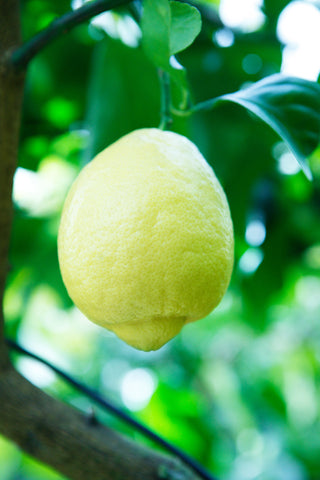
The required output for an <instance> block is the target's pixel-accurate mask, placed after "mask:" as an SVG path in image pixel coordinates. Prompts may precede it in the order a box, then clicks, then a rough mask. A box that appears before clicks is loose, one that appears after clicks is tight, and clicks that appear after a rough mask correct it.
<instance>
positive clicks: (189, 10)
mask: <svg viewBox="0 0 320 480" xmlns="http://www.w3.org/2000/svg"><path fill="white" fill-rule="evenodd" d="M170 10H171V28H170V54H171V55H175V54H176V53H178V52H181V51H182V50H184V49H185V48H187V47H188V46H189V45H191V44H192V42H193V41H194V39H195V38H196V37H197V35H198V34H199V33H200V30H201V15H200V13H199V11H198V10H197V9H196V8H195V7H192V6H191V5H189V4H188V3H180V2H175V1H171V2H170Z"/></svg>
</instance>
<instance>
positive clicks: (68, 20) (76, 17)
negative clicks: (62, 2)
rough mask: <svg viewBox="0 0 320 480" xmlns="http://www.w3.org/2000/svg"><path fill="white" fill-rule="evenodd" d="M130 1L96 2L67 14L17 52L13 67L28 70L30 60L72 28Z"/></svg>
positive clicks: (111, 0) (13, 55)
mask: <svg viewBox="0 0 320 480" xmlns="http://www.w3.org/2000/svg"><path fill="white" fill-rule="evenodd" d="M130 1H131V0H96V1H94V2H89V3H86V4H84V5H83V6H82V7H80V8H77V9H76V10H73V11H71V12H68V13H66V14H65V15H63V16H62V17H60V18H58V19H56V20H54V21H53V22H52V23H51V24H50V25H49V26H48V27H47V28H45V29H44V30H42V31H41V32H39V33H38V34H37V35H35V36H34V37H32V38H31V39H30V40H28V41H27V42H25V43H24V44H23V45H21V47H19V48H18V49H17V50H15V51H14V52H13V53H12V56H11V63H12V65H13V66H14V67H16V68H17V69H24V68H26V67H27V65H28V63H29V62H30V60H32V59H33V57H34V56H35V55H37V53H38V52H39V51H40V50H42V49H43V48H45V47H46V46H47V45H49V43H51V42H52V41H53V40H55V39H56V38H57V37H59V36H60V35H62V34H65V33H68V32H69V31H70V30H71V29H72V28H74V27H76V26H77V25H79V24H81V23H83V22H84V21H86V20H88V19H90V18H92V17H94V16H95V15H98V14H99V13H102V12H105V11H107V10H112V9H113V8H116V7H119V6H121V5H125V4H127V3H130Z"/></svg>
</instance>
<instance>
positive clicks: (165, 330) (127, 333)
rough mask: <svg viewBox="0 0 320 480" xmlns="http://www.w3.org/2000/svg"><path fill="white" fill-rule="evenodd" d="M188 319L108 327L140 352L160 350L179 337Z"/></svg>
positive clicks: (160, 320)
mask: <svg viewBox="0 0 320 480" xmlns="http://www.w3.org/2000/svg"><path fill="white" fill-rule="evenodd" d="M186 318H187V317H185V316H184V317H160V316H159V317H154V318H152V319H149V321H145V322H132V323H127V322H124V323H120V324H117V325H115V324H113V325H110V324H109V325H108V326H107V328H108V329H109V330H112V331H113V332H114V333H115V334H116V335H117V336H118V337H119V338H121V340H124V341H125V342H127V343H129V344H130V345H132V346H133V347H135V348H138V349H139V350H144V351H145V352H149V351H150V350H158V348H160V347H162V346H163V345H164V344H165V343H167V342H168V341H169V340H171V338H172V337H174V336H175V335H177V334H178V333H179V332H180V330H181V329H182V327H183V325H184V324H185V323H186Z"/></svg>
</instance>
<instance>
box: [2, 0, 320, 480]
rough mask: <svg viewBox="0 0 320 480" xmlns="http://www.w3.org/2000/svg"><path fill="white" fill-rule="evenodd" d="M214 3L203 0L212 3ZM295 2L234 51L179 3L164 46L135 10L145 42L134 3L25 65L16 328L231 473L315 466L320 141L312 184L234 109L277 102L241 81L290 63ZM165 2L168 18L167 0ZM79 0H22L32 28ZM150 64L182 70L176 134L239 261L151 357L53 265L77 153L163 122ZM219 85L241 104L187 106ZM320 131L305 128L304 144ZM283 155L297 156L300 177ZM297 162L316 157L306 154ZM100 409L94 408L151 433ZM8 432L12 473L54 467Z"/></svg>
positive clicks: (292, 474)
mask: <svg viewBox="0 0 320 480" xmlns="http://www.w3.org/2000/svg"><path fill="white" fill-rule="evenodd" d="M154 3H155V2H151V1H150V2H149V1H147V0H146V1H145V6H146V12H148V8H149V9H150V12H151V13H150V15H151V14H152V15H154V14H155V13H154V12H155V9H154V8H153V7H152V5H153V4H154ZM218 3H219V2H213V1H212V2H210V1H207V2H201V3H200V4H199V5H200V8H201V9H202V8H203V9H204V11H205V8H211V9H215V8H217V6H218ZM288 3H289V1H287V0H286V1H281V2H278V1H275V0H272V1H271V0H265V2H264V14H265V15H266V20H265V23H264V26H263V27H261V28H260V30H259V31H254V32H251V33H241V32H230V31H229V33H231V34H232V35H233V38H234V41H233V43H232V42H231V44H230V45H229V46H228V47H223V46H221V45H220V44H219V42H218V41H217V38H218V34H219V32H220V33H221V30H223V25H222V24H221V22H220V21H219V19H218V17H216V16H212V17H210V20H208V18H209V17H205V15H203V16H202V29H201V32H200V34H199V35H198V36H196V35H197V33H198V32H199V27H200V24H199V21H200V20H199V16H198V14H197V11H195V9H194V8H192V7H189V6H187V5H185V4H184V5H182V4H181V5H180V6H178V5H176V4H175V3H174V4H173V3H171V6H170V11H169V16H170V19H171V20H170V21H171V23H170V25H169V26H171V28H170V29H169V26H168V22H167V21H166V19H168V16H166V15H167V14H165V16H164V17H163V18H164V20H163V25H162V29H163V32H164V34H163V39H164V44H163V45H162V46H161V48H156V46H154V45H153V44H152V42H153V41H155V40H153V34H154V31H155V29H154V28H151V25H152V24H151V23H149V22H150V20H148V19H146V17H143V18H142V26H143V30H144V33H145V35H144V42H146V38H148V37H147V36H148V35H150V36H151V38H150V39H149V40H147V43H144V42H142V44H143V47H144V48H142V46H141V39H140V37H141V30H140V28H139V27H138V25H137V23H136V20H137V19H136V15H133V13H134V12H133V11H132V10H128V9H127V8H122V9H119V10H117V13H114V14H110V13H108V14H105V15H104V17H98V19H99V20H100V21H98V20H97V19H95V20H93V21H92V22H90V25H89V26H88V25H81V26H79V27H77V28H76V29H74V30H73V31H72V32H71V33H69V34H68V37H64V38H60V39H59V40H57V41H56V42H55V43H54V44H52V45H50V46H49V47H48V48H47V49H46V50H44V51H42V52H41V53H40V54H39V55H38V56H37V57H36V58H35V59H34V60H33V62H32V63H31V66H30V69H29V72H28V78H27V88H26V95H25V105H24V118H23V124H22V132H21V149H20V158H19V169H18V171H17V174H16V177H15V188H14V201H15V219H14V227H13V234H12V246H11V254H10V262H11V267H12V268H11V273H10V277H9V283H8V288H7V292H6V296H5V313H6V335H7V336H9V337H11V338H17V339H18V340H19V342H21V343H22V344H23V345H25V346H27V347H28V348H29V349H30V350H33V351H35V352H37V353H39V354H41V355H43V356H44V357H45V358H47V359H49V360H51V361H52V362H54V363H55V364H57V365H58V366H60V367H63V368H65V369H66V370H68V371H69V372H70V373H72V374H74V376H75V377H77V378H79V379H81V380H83V381H84V382H86V383H87V384H89V385H91V386H92V387H93V388H96V389H98V390H100V391H101V393H103V394H104V395H106V396H108V397H110V398H111V399H113V400H114V401H116V402H118V403H119V405H120V406H123V408H127V409H129V410H131V411H133V412H134V415H135V416H136V417H137V418H140V419H141V420H142V421H143V422H144V423H145V424H147V425H149V426H150V427H152V428H153V429H154V430H156V431H157V432H158V433H159V434H161V435H162V436H164V437H165V438H166V439H168V440H170V441H172V442H173V443H175V444H176V445H178V446H179V447H181V448H183V449H184V450H185V451H186V452H188V453H189V454H190V455H192V456H194V457H195V458H196V459H197V460H199V461H200V462H201V463H202V464H203V465H205V466H206V467H207V468H208V469H210V470H211V471H212V472H213V473H214V474H215V475H216V476H217V477H218V478H221V479H222V478H223V479H230V480H236V479H237V480H238V479H240V480H242V479H243V480H247V479H248V480H249V479H257V480H269V479H272V480H282V479H283V480H286V479H290V480H305V479H310V480H317V479H318V478H319V470H320V461H319V458H320V455H319V451H320V442H319V435H318V432H319V428H320V420H319V402H318V398H319V394H320V391H319V390H320V385H319V351H320V350H319V347H320V324H319V313H320V222H319V194H320V188H319V187H320V150H319V148H318V149H317V150H316V151H315V152H314V153H313V154H312V156H311V157H310V158H309V161H308V164H309V168H310V170H311V172H312V176H313V180H312V181H309V180H308V179H307V178H306V176H305V175H304V173H303V172H302V171H301V170H299V168H294V167H293V165H298V164H294V161H293V160H292V154H290V152H289V151H288V148H287V146H286V145H285V143H284V142H283V141H282V140H281V138H280V137H279V136H278V135H277V134H276V133H275V132H274V131H272V130H271V129H270V128H268V127H267V126H266V125H265V124H263V123H262V122H261V121H259V120H257V118H256V117H255V116H252V115H251V114H249V115H248V114H247V113H246V111H245V110H244V109H243V108H239V107H238V106H237V105H235V104H234V102H236V103H240V104H241V105H243V103H244V102H246V105H245V106H246V107H248V102H249V103H250V105H251V108H250V106H249V110H250V109H251V110H253V112H254V113H255V114H257V111H255V110H254V109H253V107H252V105H253V104H254V105H257V103H259V108H261V102H262V101H266V102H267V103H266V104H265V105H267V108H270V105H271V106H272V102H271V103H270V95H269V94H270V92H268V91H267V90H266V87H268V83H267V82H266V80H263V82H262V83H261V82H260V83H258V84H255V86H253V87H249V89H247V90H240V88H241V87H243V86H244V85H251V83H252V82H258V81H260V80H262V79H264V78H265V77H269V76H270V75H273V74H277V73H278V72H279V71H280V67H281V45H280V43H279V41H278V39H277V37H276V25H277V18H278V16H279V15H280V13H281V11H282V10H283V9H284V8H285V6H286V5H287V4H288ZM157 4H158V5H159V7H158V9H159V10H160V13H161V12H162V10H161V5H162V4H163V5H164V7H163V8H166V5H167V2H157ZM69 8H70V4H69V2H67V1H66V0H59V1H58V2H49V1H47V0H46V1H39V0H28V1H25V2H23V3H22V22H23V30H24V37H25V38H29V37H30V36H32V35H33V34H35V33H36V32H37V31H38V30H39V29H40V28H43V27H45V26H46V25H48V23H50V21H52V20H53V19H54V18H56V17H57V16H59V15H61V14H63V13H64V12H66V11H68V9H69ZM146 12H145V14H144V15H147V13H146ZM138 13H139V12H138ZM167 13H168V12H167ZM185 17H187V21H188V22H189V23H190V29H188V32H191V33H192V35H191V33H190V35H191V36H189V33H188V34H187V33H186V36H185V37H183V38H182V37H181V35H180V34H179V33H177V32H180V31H181V22H182V21H185V20H186V18H185ZM181 18H182V19H183V20H181ZM103 19H104V23H103V26H101V24H102V20H103ZM214 19H216V20H214ZM147 20H148V21H147ZM157 25H159V23H157ZM148 26H150V30H149V31H148V28H147V27H148ZM146 29H147V31H146ZM225 33H226V32H225ZM195 37H196V39H195V41H194V42H193V43H192V40H193V39H194V38H195ZM191 43H192V44H191ZM190 44H191V45H190ZM185 47H188V48H186V49H185ZM180 51H181V52H180ZM177 52H180V53H177ZM172 53H177V56H176V60H177V61H178V62H179V64H181V65H182V66H183V69H181V68H180V67H179V64H178V65H177V63H176V62H173V63H172V58H171V63H170V55H171V54H172ZM155 64H156V66H155ZM157 67H161V68H162V69H163V70H166V71H167V72H168V73H169V74H170V75H171V77H172V79H173V84H172V100H173V103H174V105H175V106H176V114H174V115H173V123H172V125H171V127H172V129H173V130H175V131H177V132H179V133H182V134H184V135H186V136H188V137H189V138H190V139H192V140H193V141H194V142H195V143H196V144H197V145H198V146H199V148H200V150H201V151H202V153H203V154H204V155H205V157H206V158H207V160H208V161H209V162H210V163H211V165H212V166H213V168H214V169H215V171H216V173H217V175H218V177H219V179H220V181H221V182H222V184H223V185H224V188H225V191H226V194H227V196H228V199H229V203H230V208H231V212H232V217H233V222H234V230H235V237H236V252H235V254H236V263H235V269H234V274H233V279H232V284H231V287H230V289H229V292H228V293H227V295H226V297H225V299H224V300H223V302H222V304H221V306H220V307H218V309H217V310H216V311H215V312H213V313H212V314H211V315H210V316H209V317H208V318H206V319H204V320H203V321H200V322H197V323H196V324H191V325H189V326H187V327H186V328H185V329H184V330H183V332H182V333H181V334H180V335H179V336H178V337H177V338H175V339H174V340H173V341H171V342H170V343H169V344H168V345H167V346H165V347H163V348H162V349H161V350H160V351H159V352H155V353H148V354H146V353H142V352H137V351H135V350H133V349H132V348H130V347H128V346H126V345H125V344H123V343H122V342H121V341H120V340H117V339H116V338H115V337H114V336H112V335H111V334H109V333H108V332H106V331H102V330H101V329H99V328H98V327H95V326H93V325H91V324H90V323H89V322H87V320H86V319H84V318H83V316H82V315H81V314H80V313H79V312H78V311H77V310H75V308H74V307H73V306H72V304H71V302H70V300H69V298H68V296H67V294H66V291H65V289H64V286H63V284H62V281H61V277H60V273H59V270H58V262H57V254H56V236H57V229H58V224H59V217H60V212H61V207H62V203H63V199H64V197H65V194H66V191H67V189H68V187H69V186H70V184H71V182H72V180H73V179H74V178H75V176H76V174H77V172H78V171H79V170H80V168H81V166H83V164H84V163H85V162H87V161H89V159H90V158H92V156H93V155H94V154H95V153H96V152H97V151H100V150H101V149H102V148H104V147H105V146H107V145H108V144H110V143H111V142H112V141H114V140H116V139H117V138H119V137H120V136H121V135H124V134H126V133H128V132H129V131H131V130H133V129H136V128H140V127H154V126H157V125H158V124H159V123H160V120H161V119H160V114H159V112H160V84H159V80H158V76H157ZM273 78H275V79H276V80H275V81H276V82H278V81H280V80H278V78H279V77H273ZM186 79H188V84H189V85H190V91H191V95H190V96H187V97H186V85H187V83H186V82H187V80H186ZM301 84H303V85H304V84H305V83H304V81H302V80H301V81H299V82H297V84H296V85H297V87H296V89H294V88H293V87H292V88H293V90H294V91H293V95H296V97H295V98H297V95H298V97H299V98H301V96H302V97H304V98H303V100H302V101H303V102H304V103H305V101H306V100H305V96H306V95H307V93H306V90H303V89H302V90H301V89H300V90H299V88H300V87H299V85H301ZM314 85H315V84H314ZM263 86H264V90H263V92H261V89H262V87H263ZM269 87H270V84H269ZM250 88H251V94H250V95H249V93H248V92H250ZM259 88H260V92H259V91H258V89H259ZM272 88H275V87H274V84H273V87H272ZM315 88H316V87H315ZM237 91H238V94H232V92H237ZM273 93H275V95H273V96H272V99H271V100H272V101H276V106H275V107H274V109H273V110H272V114H271V116H272V115H273V116H272V119H273V121H275V122H278V124H277V125H279V117H281V118H280V121H283V115H282V114H283V112H285V120H284V123H283V124H285V125H286V128H287V129H288V132H289V133H288V132H286V134H285V135H283V136H284V137H286V136H287V138H285V139H286V141H289V143H290V145H291V147H292V145H293V146H295V147H296V150H297V151H298V153H299V155H301V154H304V155H305V154H306V153H308V154H309V151H306V150H304V149H305V145H306V144H305V142H304V139H305V138H307V139H308V140H309V139H310V138H309V136H308V134H307V135H304V133H303V131H302V130H299V132H298V134H296V133H292V128H291V127H295V126H296V124H295V120H296V119H295V115H296V111H297V110H300V109H299V108H298V109H296V110H295V109H294V108H293V106H292V104H291V102H287V103H286V105H285V107H286V108H285V110H281V105H280V107H279V101H280V103H281V102H283V101H284V99H285V97H284V96H283V95H281V96H280V97H278V100H279V101H278V100H275V97H276V96H277V95H278V93H279V90H277V89H276V90H275V91H274V92H273ZM227 94H232V95H233V96H232V95H231V96H230V95H229V96H227V97H225V99H229V100H230V99H231V100H232V102H233V103H230V102H223V103H222V102H218V103H217V102H215V104H216V105H217V107H218V108H215V109H214V110H210V111H197V112H196V113H194V114H193V115H182V114H181V112H183V111H184V112H187V111H188V109H192V108H193V107H194V106H196V105H199V103H201V102H206V101H208V99H217V98H218V97H221V96H223V95H227ZM247 95H249V98H248V96H247ZM255 95H257V96H256V97H255ZM290 98H291V97H290ZM308 98H310V97H308ZM257 99H258V100H259V101H258V102H257ZM266 99H267V100H266ZM254 100H255V103H254ZM268 102H269V103H268ZM316 102H319V97H316V96H311V101H308V108H309V109H308V110H307V111H303V112H302V114H303V115H304V117H303V118H304V121H303V124H304V126H305V127H306V128H308V131H309V130H310V129H309V127H308V123H309V124H310V125H311V130H314V131H315V133H316V134H317V128H319V125H318V124H317V123H316V122H317V120H316V118H319V103H316ZM314 112H315V113H314ZM317 115H318V117H317ZM258 116H259V113H258ZM260 116H263V115H261V110H260ZM299 119H300V120H299V122H300V121H301V117H299ZM275 130H277V128H275ZM277 131H278V133H279V128H278V130H277ZM318 134H319V130H318ZM288 137H289V138H288ZM318 138H319V136H318ZM315 143H316V142H315V141H314V138H313V137H312V138H311V145H312V147H314V146H315ZM283 165H289V166H290V168H291V170H290V172H291V173H290V174H288V173H284V172H286V171H287V172H288V170H284V167H283ZM303 165H304V168H307V167H305V165H307V163H306V162H305V160H303ZM15 361H16V366H17V368H18V369H19V370H20V371H21V372H22V373H23V374H25V375H26V376H27V377H28V378H30V379H31V380H32V381H33V382H34V383H35V384H37V385H39V386H41V387H42V388H44V389H46V390H47V391H48V392H49V393H50V394H52V395H55V396H58V397H59V398H61V399H63V400H64V401H66V402H69V403H71V404H72V405H74V406H76V407H77V408H79V409H81V410H83V411H86V412H90V410H91V404H90V401H89V400H88V399H87V398H85V397H83V396H81V395H80V394H78V393H76V392H75V391H73V390H72V388H71V387H69V386H68V385H66V384H65V383H64V382H63V381H62V380H60V379H58V378H56V377H55V376H53V375H52V373H51V372H49V371H48V370H47V369H46V368H44V367H40V366H39V364H36V363H34V362H31V360H27V359H25V358H23V357H18V356H17V357H15ZM95 409H96V413H97V416H98V418H99V419H101V421H104V422H106V423H107V424H108V425H111V426H113V427H114V428H117V429H118V430H122V431H124V432H125V433H126V434H128V435H132V436H133V437H134V438H136V439H137V441H144V440H143V439H141V438H140V436H138V435H137V434H135V433H134V432H133V431H132V430H129V429H128V428H127V427H125V426H124V425H122V424H121V423H119V421H118V420H116V419H114V418H111V417H110V416H109V415H107V414H106V413H105V412H102V411H100V409H99V408H98V407H95ZM0 442H1V444H0V478H1V479H2V480H13V479H15V478H19V479H26V480H36V479H40V478H41V479H43V480H46V479H60V478H61V477H60V476H59V475H57V474H55V473H53V472H51V471H49V470H48V469H47V468H45V467H43V466H41V465H39V464H37V463H36V462H34V461H33V460H31V459H30V458H28V457H27V456H25V455H23V454H21V453H20V452H18V451H17V450H16V449H15V447H13V446H12V445H10V444H9V443H8V442H7V441H5V440H4V439H0Z"/></svg>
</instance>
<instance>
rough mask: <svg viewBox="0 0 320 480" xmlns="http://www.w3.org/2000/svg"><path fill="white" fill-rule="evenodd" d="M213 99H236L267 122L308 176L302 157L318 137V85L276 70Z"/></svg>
mask: <svg viewBox="0 0 320 480" xmlns="http://www.w3.org/2000/svg"><path fill="white" fill-rule="evenodd" d="M217 100H218V101H217V103H220V101H230V102H235V103H238V104H239V105H242V106H243V107H245V108H246V109H248V110H250V111H251V112H252V113H254V114H255V115H257V116H258V117H259V118H260V119H261V120H263V121H264V122H266V123H267V124H268V125H270V127H272V128H273V129H274V130H275V131H276V132H277V133H278V134H279V135H280V136H281V137H282V139H283V140H284V141H285V142H286V143H287V144H288V145H289V147H290V148H291V150H292V151H293V153H294V155H295V157H296V158H297V160H298V162H299V163H300V165H301V167H302V169H303V171H304V173H305V174H306V176H307V177H308V178H309V179H311V171H310V168H309V166H308V164H307V162H306V157H307V156H308V155H310V154H311V153H312V151H313V150H314V149H315V148H316V147H317V145H318V144H319V141H320V85H318V84H317V83H316V82H310V81H308V80H303V79H301V78H295V77H287V76H284V75H281V74H276V75H271V76H269V77H267V78H265V79H263V80H261V81H259V82H257V83H255V84H254V85H251V86H250V87H248V88H245V89H243V90H239V91H238V92H235V93H231V94H227V95H223V96H222V97H220V98H219V99H217Z"/></svg>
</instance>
